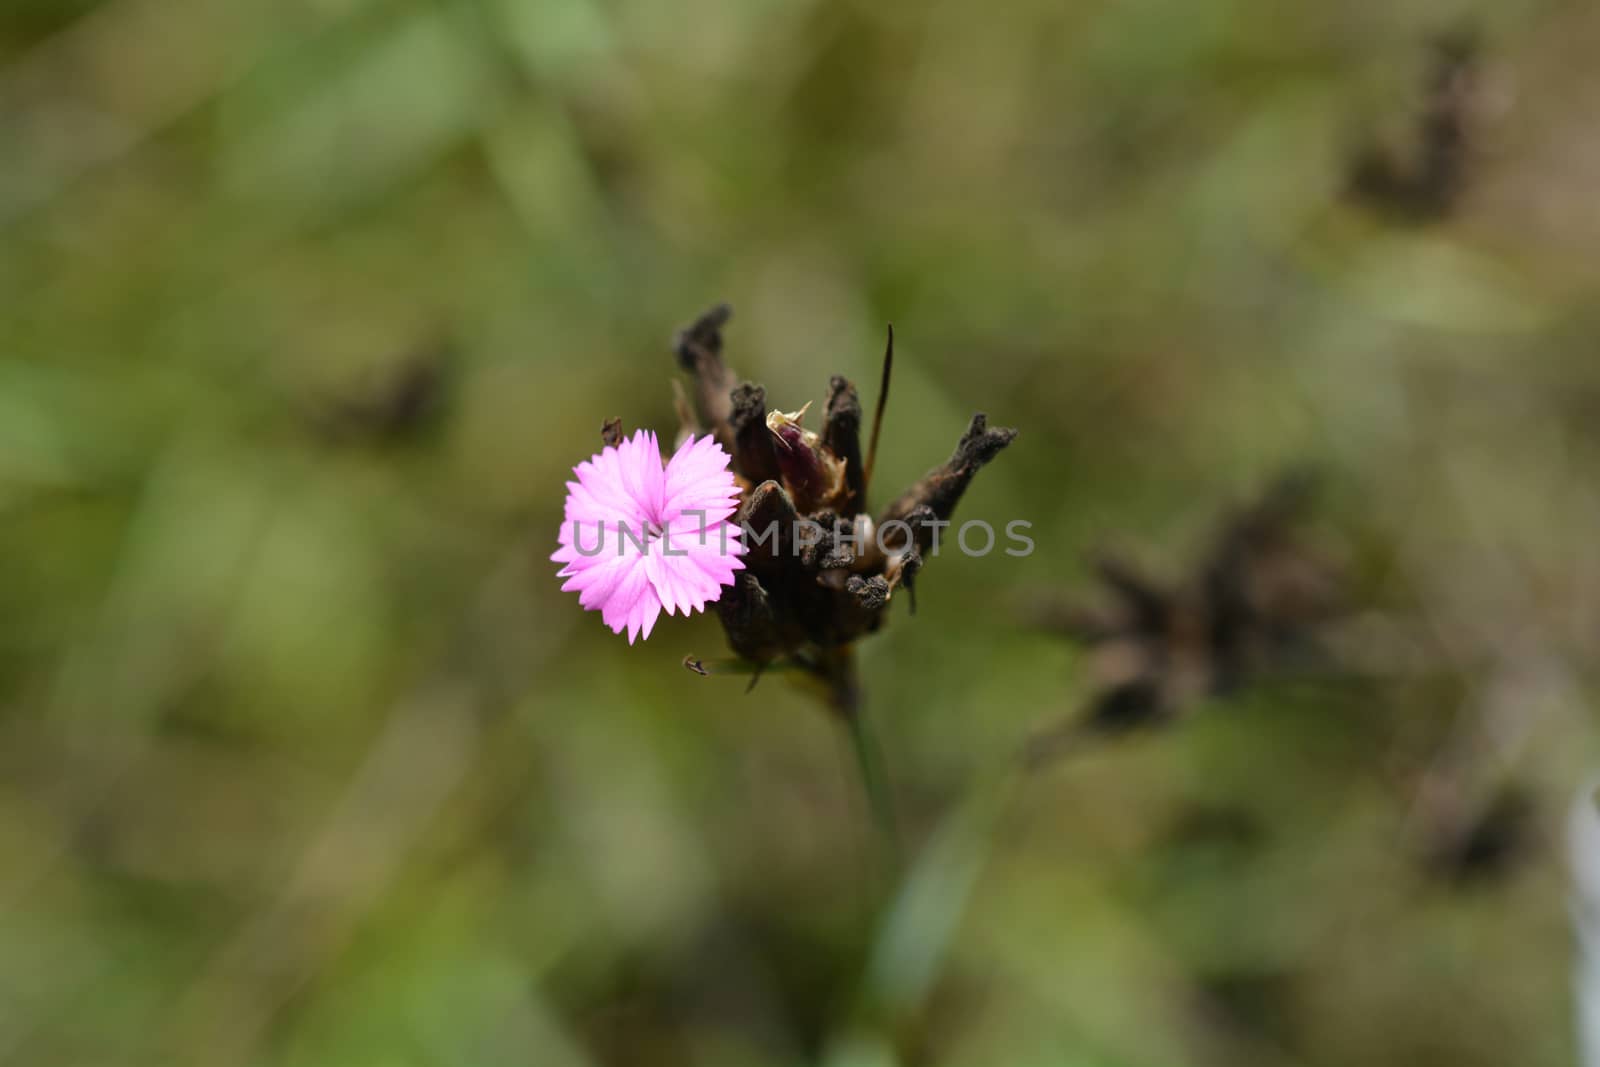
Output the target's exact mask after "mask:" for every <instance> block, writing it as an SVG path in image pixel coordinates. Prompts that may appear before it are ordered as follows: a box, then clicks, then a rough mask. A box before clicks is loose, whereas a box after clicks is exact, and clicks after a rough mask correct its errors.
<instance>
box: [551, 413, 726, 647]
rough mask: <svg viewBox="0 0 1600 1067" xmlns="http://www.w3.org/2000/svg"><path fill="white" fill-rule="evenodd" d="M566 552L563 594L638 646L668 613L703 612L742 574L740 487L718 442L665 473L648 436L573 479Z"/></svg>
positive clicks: (613, 450) (687, 448) (694, 445)
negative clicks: (736, 516)
mask: <svg viewBox="0 0 1600 1067" xmlns="http://www.w3.org/2000/svg"><path fill="white" fill-rule="evenodd" d="M573 473H574V474H576V475H577V477H578V480H577V481H575V482H568V483H567V505H566V514H565V517H564V518H563V521H562V523H561V532H560V535H559V541H560V544H561V547H560V548H558V549H557V550H556V551H555V552H554V553H553V554H552V555H551V556H550V558H551V559H552V560H555V561H556V562H558V563H561V564H564V566H563V567H562V568H561V571H560V572H559V574H558V575H557V577H561V578H565V579H566V580H567V581H566V583H565V584H564V585H562V587H561V588H562V589H563V590H565V591H568V592H571V591H574V590H575V591H577V593H578V602H579V603H580V604H582V605H583V607H584V608H585V609H586V610H589V611H599V612H600V617H601V619H602V620H604V622H605V624H606V625H607V626H609V627H611V629H612V631H613V632H614V633H619V634H620V633H621V632H622V631H623V629H624V628H626V629H627V631H628V643H629V644H632V643H633V640H634V638H635V637H637V636H639V635H640V634H641V633H642V634H643V635H644V636H645V637H649V636H650V631H651V629H652V628H653V627H654V626H655V623H656V619H657V618H658V617H659V616H660V614H661V609H662V608H666V609H667V614H668V615H672V614H675V613H677V612H678V611H682V612H683V613H684V614H685V615H687V614H689V613H690V612H691V611H701V610H703V609H704V608H705V606H706V604H707V603H710V602H714V601H716V600H717V599H718V598H719V597H721V596H722V587H723V586H725V585H731V584H732V583H733V580H734V577H733V576H734V572H736V571H739V570H742V569H743V567H744V564H743V562H741V561H740V559H739V556H740V555H741V554H742V553H743V552H744V545H743V544H742V543H741V542H740V541H739V534H740V532H741V531H740V528H739V526H738V525H737V524H736V523H733V522H729V521H728V519H729V517H730V516H731V515H732V514H733V512H734V508H735V507H737V505H738V498H739V487H738V485H737V483H736V482H735V481H734V477H733V473H732V472H731V471H729V470H728V454H727V453H726V452H724V451H723V450H722V448H721V446H720V445H718V444H717V442H716V441H715V439H713V438H711V437H701V438H699V439H695V438H693V437H691V438H689V439H688V440H687V441H685V442H684V443H683V446H682V447H681V448H679V449H678V451H677V452H676V454H674V455H673V457H672V460H671V462H669V463H667V464H665V465H664V466H663V464H662V461H661V449H660V445H659V444H658V443H657V441H656V435H655V434H654V433H650V432H648V431H645V430H640V431H639V432H637V433H635V434H634V435H633V436H632V437H631V438H628V439H626V440H622V441H620V442H618V443H617V444H616V445H614V446H607V447H606V448H605V449H604V450H603V451H601V452H600V453H599V454H598V455H596V456H594V457H593V458H591V459H589V460H586V461H585V462H583V463H580V464H578V466H577V467H575V468H574V469H573Z"/></svg>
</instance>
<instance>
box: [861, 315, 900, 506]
mask: <svg viewBox="0 0 1600 1067" xmlns="http://www.w3.org/2000/svg"><path fill="white" fill-rule="evenodd" d="M893 370H894V323H892V322H891V323H889V341H888V343H887V345H886V346H885V347H884V350H883V380H882V381H881V382H879V383H878V406H877V409H876V410H875V411H874V412H873V413H872V438H871V440H869V441H868V442H867V463H866V467H865V469H864V470H863V471H862V474H861V484H862V489H861V505H860V506H861V507H863V508H865V507H866V503H867V488H868V487H869V486H871V485H872V469H873V467H875V466H877V463H878V434H879V433H880V432H881V431H882V430H883V409H884V408H885V407H887V406H888V404H889V376H890V374H891V372H892V371H893Z"/></svg>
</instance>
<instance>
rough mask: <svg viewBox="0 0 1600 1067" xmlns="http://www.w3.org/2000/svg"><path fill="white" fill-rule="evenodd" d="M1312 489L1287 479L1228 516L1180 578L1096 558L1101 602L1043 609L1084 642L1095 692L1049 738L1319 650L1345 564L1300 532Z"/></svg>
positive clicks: (1212, 689) (1130, 716)
mask: <svg viewBox="0 0 1600 1067" xmlns="http://www.w3.org/2000/svg"><path fill="white" fill-rule="evenodd" d="M1309 489H1310V485H1309V482H1308V480H1307V479H1305V478H1303V477H1288V478H1284V479H1282V480H1280V481H1279V482H1278V483H1277V484H1276V485H1274V486H1273V487H1272V488H1271V489H1269V490H1268V491H1267V492H1266V493H1265V494H1264V495H1263V496H1262V498H1261V499H1260V500H1258V501H1257V502H1256V503H1255V504H1253V505H1252V506H1250V507H1248V508H1245V509H1244V510H1242V511H1240V512H1238V513H1237V514H1235V515H1234V516H1233V517H1232V518H1230V519H1228V520H1227V521H1226V522H1224V523H1223V525H1222V528H1221V530H1220V531H1219V532H1218V534H1217V536H1216V539H1215V541H1214V543H1213V544H1212V546H1211V548H1210V549H1209V550H1208V551H1207V552H1206V554H1205V555H1204V556H1203V557H1202V558H1201V559H1200V560H1199V562H1198V563H1197V565H1196V566H1195V567H1194V568H1193V570H1192V571H1191V572H1190V573H1189V574H1188V575H1187V576H1186V577H1185V578H1183V579H1182V580H1180V581H1177V582H1174V583H1170V584H1164V583H1161V582H1158V581H1156V580H1155V579H1153V578H1151V577H1149V576H1147V575H1146V574H1144V573H1143V572H1142V571H1140V570H1138V569H1137V568H1135V567H1134V566H1132V565H1131V564H1129V563H1127V562H1126V561H1124V560H1122V559H1120V558H1117V557H1114V556H1102V557H1101V558H1099V559H1097V560H1096V561H1095V562H1096V569H1097V571H1098V574H1099V577H1100V580H1101V582H1102V583H1103V584H1104V586H1105V587H1106V590H1107V592H1108V593H1109V594H1110V595H1109V597H1107V598H1106V599H1105V600H1104V601H1101V602H1097V603H1094V604H1088V605H1085V604H1083V603H1080V602H1077V601H1067V602H1064V603H1052V604H1049V605H1046V606H1045V607H1043V608H1042V609H1041V610H1040V612H1039V616H1040V621H1041V622H1042V624H1043V625H1045V626H1046V627H1047V628H1049V629H1053V630H1056V631H1058V632H1060V633H1063V634H1065V635H1067V636H1068V637H1070V638H1072V639H1073V640H1075V641H1078V642H1079V643H1081V644H1083V645H1085V646H1087V648H1088V649H1089V651H1090V660H1089V663H1090V671H1091V672H1092V674H1093V676H1094V681H1095V685H1096V689H1097V692H1096V695H1095V696H1094V698H1093V702H1092V706H1091V708H1090V710H1089V712H1088V714H1087V716H1086V717H1085V718H1084V719H1083V720H1081V721H1074V722H1073V723H1071V724H1069V727H1068V729H1067V731H1066V732H1065V733H1060V732H1058V733H1055V734H1052V735H1050V736H1048V737H1046V738H1044V739H1043V740H1042V742H1041V744H1040V745H1039V746H1038V751H1037V752H1036V753H1035V755H1036V756H1044V755H1048V754H1049V753H1050V752H1053V751H1054V749H1055V748H1056V745H1057V743H1058V742H1059V741H1061V740H1063V739H1064V738H1066V737H1068V736H1070V735H1075V734H1076V733H1077V731H1078V730H1079V729H1080V728H1084V727H1087V728H1088V729H1091V730H1118V729H1128V728H1131V727H1136V726H1142V725H1146V724H1152V723H1160V722H1166V721H1170V720H1172V719H1175V718H1177V717H1178V716H1180V715H1181V714H1183V713H1184V712H1186V711H1187V710H1189V709H1190V708H1192V707H1194V706H1195V705H1196V704H1197V703H1199V702H1200V701H1201V700H1203V699H1205V698H1207V697H1212V696H1220V695H1225V694H1227V693H1229V692H1231V691H1234V690H1235V689H1237V688H1238V687H1239V686H1241V685H1243V684H1245V683H1246V682H1248V681H1251V680H1254V679H1255V678H1258V677H1260V676H1262V675H1264V674H1268V673H1272V672H1274V671H1277V670H1279V669H1282V668H1284V667H1286V666H1288V665H1290V664H1293V663H1295V662H1298V661H1304V660H1306V659H1309V658H1313V657H1315V656H1316V655H1317V652H1318V637H1319V630H1320V628H1321V627H1322V626H1323V625H1324V624H1326V623H1328V622H1331V621H1332V620H1333V619H1334V618H1336V617H1338V616H1339V615H1340V614H1342V611H1343V602H1344V597H1343V593H1342V589H1343V585H1344V580H1343V575H1342V572H1341V570H1340V569H1339V568H1338V567H1336V566H1334V565H1333V563H1332V562H1331V561H1330V560H1328V559H1326V558H1324V557H1323V556H1322V555H1320V554H1319V553H1317V552H1316V551H1314V550H1313V549H1312V548H1310V547H1309V546H1308V545H1307V544H1306V543H1305V542H1304V541H1303V540H1302V539H1301V538H1300V537H1299V536H1297V534H1296V530H1295V522H1296V519H1297V518H1298V517H1299V515H1300V513H1301V511H1302V510H1303V508H1304V506H1305V503H1306V499H1307V497H1308V495H1309Z"/></svg>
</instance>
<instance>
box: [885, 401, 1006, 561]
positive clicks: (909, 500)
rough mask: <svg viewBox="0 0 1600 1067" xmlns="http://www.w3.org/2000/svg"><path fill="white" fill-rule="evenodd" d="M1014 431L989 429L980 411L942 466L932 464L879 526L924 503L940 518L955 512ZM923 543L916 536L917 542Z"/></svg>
mask: <svg viewBox="0 0 1600 1067" xmlns="http://www.w3.org/2000/svg"><path fill="white" fill-rule="evenodd" d="M1016 436H1017V431H1015V430H1011V429H994V430H991V429H989V422H988V417H987V416H986V415H984V414H983V413H982V412H981V411H980V412H979V413H978V414H976V415H974V416H972V422H971V423H970V424H969V425H968V426H967V432H966V433H964V434H962V435H961V440H960V441H958V442H957V443H956V450H955V453H954V454H953V455H952V456H951V457H950V459H949V460H948V461H947V462H946V463H944V464H943V465H942V466H939V467H935V468H934V469H933V470H931V471H929V472H928V473H927V474H925V475H923V477H922V480H921V481H919V482H917V484H915V485H913V486H912V487H911V488H910V489H908V490H906V491H905V492H904V493H902V494H901V495H900V496H899V497H898V498H897V499H896V500H895V501H894V502H893V503H891V504H890V505H889V506H888V507H887V508H885V509H884V512H883V518H882V519H881V520H880V521H879V523H878V525H879V526H882V525H883V524H884V523H886V522H889V521H891V520H894V519H899V520H901V521H904V520H905V519H906V518H907V517H908V516H909V515H910V514H911V513H912V512H913V511H915V510H916V509H917V508H918V507H920V506H923V505H926V506H927V507H929V508H930V509H932V511H933V513H934V516H935V517H936V518H939V519H949V518H950V516H951V515H952V514H954V513H955V510H956V505H957V504H958V503H960V501H961V495H962V494H963V493H965V492H966V491H967V486H968V485H970V484H971V483H972V478H973V475H975V474H977V473H978V471H979V469H980V468H982V467H983V465H984V464H986V463H988V462H989V461H990V460H991V459H993V458H994V457H995V456H997V455H999V454H1000V453H1001V452H1002V451H1003V450H1004V449H1005V447H1006V446H1007V445H1009V444H1010V443H1011V442H1012V441H1013V440H1015V439H1016ZM921 543H922V540H921V538H920V537H919V538H918V544H919V545H920V544H921Z"/></svg>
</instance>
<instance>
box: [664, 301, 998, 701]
mask: <svg viewBox="0 0 1600 1067" xmlns="http://www.w3.org/2000/svg"><path fill="white" fill-rule="evenodd" d="M729 317H730V312H729V310H728V309H727V307H726V306H725V305H723V306H719V307H717V308H714V309H712V310H711V311H709V312H707V313H706V314H705V315H702V316H701V317H700V318H699V319H697V320H696V321H695V322H694V323H693V324H691V325H690V326H689V327H687V328H686V329H684V330H683V331H682V332H680V333H679V335H678V338H677V341H676V344H675V348H676V351H677V354H678V359H679V363H680V365H681V366H682V367H683V368H684V369H685V370H687V371H689V372H690V373H691V374H693V376H694V379H695V386H696V389H695V393H696V398H697V406H698V408H699V413H700V418H701V419H702V420H703V422H704V424H705V426H706V427H707V428H708V429H710V431H711V432H712V433H714V434H716V436H717V438H718V440H719V441H722V442H724V444H725V447H727V448H728V449H729V451H730V453H731V455H732V457H733V469H734V470H735V471H736V472H737V473H738V474H739V476H740V478H741V479H742V483H741V484H743V485H744V486H745V489H744V492H743V498H742V501H741V505H740V510H739V515H738V519H739V521H740V522H741V523H742V524H743V525H744V527H745V531H746V532H745V537H744V542H745V546H746V554H745V556H744V562H745V568H746V569H745V570H744V571H743V572H742V573H741V574H740V575H739V579H738V581H737V582H736V583H735V584H734V585H733V586H732V587H731V588H729V590H728V591H727V592H726V593H725V594H724V595H723V598H722V601H721V602H720V603H719V604H718V615H719V617H720V618H721V620H722V625H723V629H724V630H725V631H726V633H727V636H728V644H729V647H731V648H732V649H733V651H734V652H735V653H736V654H737V655H739V656H740V657H742V658H743V659H745V660H748V661H750V662H751V663H752V664H754V665H755V667H756V669H757V671H758V672H759V670H762V669H765V668H766V667H767V666H769V665H771V666H779V665H782V666H788V667H793V668H797V669H799V670H800V671H802V672H803V673H805V674H807V675H810V676H811V677H813V678H815V679H817V680H819V681H820V682H822V683H823V685H824V687H825V689H826V690H827V692H828V695H829V701H830V703H831V705H832V706H833V707H834V708H835V709H836V710H837V711H839V712H840V713H841V714H845V715H847V716H848V715H854V713H855V709H856V707H857V704H858V702H859V699H860V686H859V684H858V682H857V680H856V676H855V659H854V656H853V655H852V651H851V650H852V648H853V645H854V642H855V641H857V640H858V639H860V638H861V637H863V636H864V635H866V634H869V633H872V632H874V631H876V630H878V629H879V628H880V627H882V626H883V624H884V622H885V621H886V620H887V618H888V613H889V610H890V607H891V605H892V603H893V600H894V598H895V594H896V593H897V591H899V590H900V589H902V588H904V589H905V590H906V595H907V598H908V599H909V598H910V595H911V594H910V590H911V586H912V583H913V581H914V580H915V578H916V577H917V575H918V573H919V572H920V571H921V569H922V566H923V554H922V552H921V551H920V550H919V549H921V548H923V547H926V546H927V545H928V544H930V543H931V541H932V537H933V534H934V533H935V523H936V522H937V521H939V520H948V519H949V518H950V516H951V514H952V513H953V512H954V511H955V508H956V505H957V504H958V503H959V501H960V499H961V495H962V494H963V493H964V492H965V491H966V488H967V486H968V485H969V484H970V483H971V481H972V478H973V476H974V475H975V474H976V473H977V471H978V470H979V468H981V467H982V466H983V465H984V464H985V463H987V462H989V460H991V459H993V458H994V457H995V456H996V455H997V454H998V453H999V452H1000V451H1001V450H1002V449H1004V448H1005V447H1006V446H1008V445H1009V444H1010V443H1011V441H1012V440H1013V439H1014V438H1015V437H1016V431H1015V430H1007V429H990V428H989V427H988V425H987V421H986V419H985V418H984V416H983V415H981V414H979V415H976V416H974V417H973V419H972V422H971V425H969V426H968V428H967V431H966V433H965V434H964V435H963V436H962V437H961V440H960V441H959V442H958V443H957V446H956V450H955V453H954V454H953V455H952V456H951V458H950V459H949V460H948V461H947V462H946V463H944V464H943V465H941V466H939V467H936V468H934V469H933V470H932V471H930V472H929V473H928V474H927V476H925V477H924V478H923V479H922V480H921V481H919V482H918V483H917V484H916V485H914V486H912V487H911V489H909V490H907V491H906V492H905V493H903V494H901V496H899V497H897V498H896V499H895V502H894V503H893V504H891V505H889V507H888V508H887V509H885V511H884V519H885V521H887V520H891V519H892V520H895V521H896V522H897V523H898V524H903V528H902V527H901V526H899V525H897V526H896V527H894V528H891V529H890V530H888V531H886V532H885V531H884V528H883V524H882V523H879V522H875V521H874V520H873V518H872V516H871V515H870V514H868V513H867V511H866V505H867V492H868V489H869V484H868V483H869V478H870V473H869V471H868V467H867V464H866V462H865V461H864V460H863V456H862V453H861V424H862V409H861V402H860V398H859V396H858V394H857V392H856V388H855V386H854V385H853V384H851V383H850V381H849V380H848V379H845V378H843V377H840V376H837V375H835V376H834V377H833V378H831V379H830V380H829V382H828V396H827V405H826V409H825V413H824V419H823V427H822V431H821V432H820V433H817V432H814V431H812V430H809V429H807V428H806V426H805V425H804V418H805V414H806V411H807V408H808V407H809V405H806V406H802V407H801V408H800V409H799V410H797V411H793V412H789V413H785V412H782V411H778V410H770V409H769V408H768V406H767V398H766V393H765V390H763V389H762V387H761V386H759V385H755V384H753V383H749V382H746V383H743V384H741V385H737V386H736V385H735V384H734V381H733V376H732V374H731V373H730V372H729V371H728V368H727V366H726V364H724V363H723V360H722V352H723V338H722V328H723V327H724V326H726V324H727V322H728V320H729ZM892 353H893V344H892V334H891V343H890V347H889V350H888V353H886V355H885V378H884V381H885V385H884V388H885V390H887V380H888V376H887V369H888V361H889V360H890V358H891V357H892ZM881 415H882V411H881V405H880V411H879V421H880V422H881ZM880 533H881V534H882V536H880ZM692 662H694V663H699V662H700V661H698V660H693V661H692ZM702 666H703V665H702ZM691 669H693V668H691Z"/></svg>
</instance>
